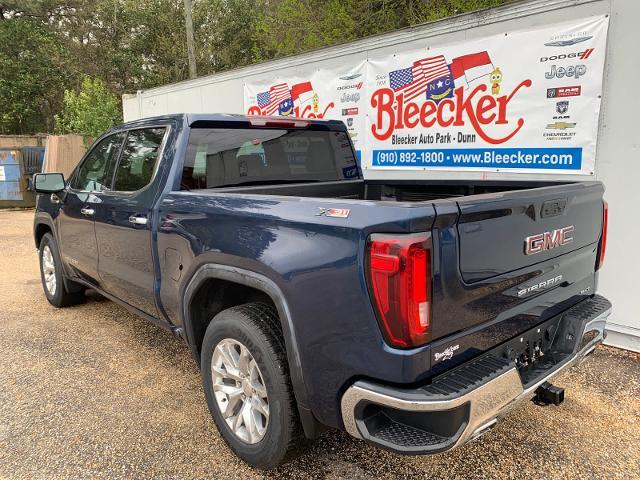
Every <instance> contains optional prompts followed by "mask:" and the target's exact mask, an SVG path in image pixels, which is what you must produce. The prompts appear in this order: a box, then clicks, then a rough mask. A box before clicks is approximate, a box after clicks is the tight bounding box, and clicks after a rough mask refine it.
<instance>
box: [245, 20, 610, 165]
mask: <svg viewBox="0 0 640 480" xmlns="http://www.w3.org/2000/svg"><path fill="white" fill-rule="evenodd" d="M607 28H608V18H606V17H593V18H589V19H582V20H576V21H574V22H571V23H564V24H557V25H552V26H548V27H544V28H537V29H531V30H526V31H518V32H507V33H506V34H502V35H496V36H492V37H486V38H482V39H477V40H473V41H468V42H463V43H457V44H451V45H447V46H442V47H438V48H428V47H427V46H425V47H424V48H421V49H414V50H411V51H398V53H396V54H395V55H393V56H387V57H384V58H375V57H372V58H369V60H368V61H367V62H366V63H363V64H361V65H359V66H357V67H356V68H355V69H348V70H345V71H331V70H323V69H320V70H316V71H315V72H314V73H312V74H311V75H310V76H309V77H308V78H287V79H278V80H277V81H274V82H272V83H270V84H260V85H257V84H246V85H245V99H244V100H245V110H246V111H247V113H249V114H262V115H274V114H275V115H294V116H299V117H305V118H331V119H340V120H343V121H344V122H345V123H346V124H347V127H348V128H349V133H350V134H351V136H352V138H353V140H354V144H355V145H356V149H357V150H358V153H359V156H360V157H361V161H362V164H363V167H364V168H365V169H394V170H430V169H437V170H456V171H492V172H505V171H506V172H530V173H553V174H558V173H568V174H584V175H592V174H593V172H594V168H595V153H596V137H597V131H598V117H599V112H600V100H601V95H602V78H603V70H604V61H605V50H606V36H607ZM398 48H399V49H400V48H401V47H398ZM411 176H412V177H413V176H415V174H413V175H411Z"/></svg>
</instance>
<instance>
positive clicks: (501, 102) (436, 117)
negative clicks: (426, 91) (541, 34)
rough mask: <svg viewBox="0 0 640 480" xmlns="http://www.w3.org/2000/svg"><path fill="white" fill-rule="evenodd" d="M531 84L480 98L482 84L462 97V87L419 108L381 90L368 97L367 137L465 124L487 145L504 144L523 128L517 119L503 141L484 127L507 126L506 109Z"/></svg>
mask: <svg viewBox="0 0 640 480" xmlns="http://www.w3.org/2000/svg"><path fill="white" fill-rule="evenodd" d="M530 86H531V80H523V81H522V82H520V83H519V84H518V85H517V86H516V87H515V88H514V89H513V91H512V92H511V93H509V94H508V95H502V96H500V97H494V96H493V95H483V93H484V92H485V91H486V90H487V86H486V85H485V84H482V85H478V86H477V87H475V88H474V89H473V90H471V91H470V92H469V93H467V94H465V91H464V88H463V87H458V88H456V89H455V90H454V97H453V98H445V99H444V100H441V101H440V103H435V102H434V101H432V100H427V101H426V102H424V103H423V104H422V105H419V104H417V103H415V102H406V103H405V101H404V94H402V93H400V94H398V95H396V94H395V92H394V91H393V90H391V89H390V88H381V89H380V90H376V91H375V92H374V93H373V95H371V106H372V107H373V108H374V109H375V110H376V115H375V123H374V124H373V125H372V126H371V133H373V136H374V137H375V138H377V139H378V140H386V139H388V138H389V137H390V136H391V134H392V133H393V132H394V131H395V130H401V129H403V128H415V127H417V126H418V125H420V126H421V127H423V128H431V127H433V126H434V125H437V126H438V127H449V126H455V127H462V126H464V125H466V124H467V122H469V124H470V125H471V126H472V127H473V129H474V130H475V131H476V133H477V134H478V135H479V136H480V138H482V139H483V140H484V141H485V142H487V143H491V144H498V143H504V142H506V141H507V140H509V139H510V138H511V137H513V136H514V135H515V134H516V133H518V130H520V129H521V128H522V126H523V125H524V119H523V118H519V119H518V121H517V122H516V126H515V128H514V129H512V130H511V131H510V132H509V133H508V134H507V135H505V136H504V137H500V138H496V137H491V136H489V134H488V133H487V132H486V131H485V130H484V129H483V127H484V125H489V124H494V125H508V124H509V121H508V120H507V106H508V105H509V102H510V101H511V99H512V98H513V97H514V95H515V94H516V93H517V92H518V91H519V90H520V89H521V88H522V87H530Z"/></svg>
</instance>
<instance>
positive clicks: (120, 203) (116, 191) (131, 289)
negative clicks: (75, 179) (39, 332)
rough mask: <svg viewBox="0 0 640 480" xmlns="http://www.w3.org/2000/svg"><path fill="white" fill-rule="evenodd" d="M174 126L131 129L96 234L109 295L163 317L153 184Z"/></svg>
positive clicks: (100, 268)
mask: <svg viewBox="0 0 640 480" xmlns="http://www.w3.org/2000/svg"><path fill="white" fill-rule="evenodd" d="M167 131H168V127H165V126H161V127H154V128H142V129H135V130H129V131H128V132H127V133H126V138H125V139H124V145H123V147H122V153H121V155H120V158H119V161H118V164H117V166H116V168H115V174H114V179H113V187H112V188H111V190H108V191H103V192H101V194H100V195H99V197H100V202H99V205H98V206H97V208H96V215H95V222H96V223H95V231H96V241H97V246H98V253H99V264H98V273H99V275H100V281H101V284H102V288H103V289H104V291H106V292H107V293H110V294H111V295H113V296H115V297H117V298H118V299H120V300H122V301H124V302H126V303H128V304H130V305H132V306H134V307H136V308H138V309H139V310H142V311H143V312H145V313H147V314H149V315H151V316H153V317H157V316H158V312H157V309H156V303H155V291H154V285H155V270H154V260H153V255H152V248H151V242H152V237H151V231H152V229H151V225H152V218H151V214H152V212H151V210H152V206H153V203H154V198H155V195H156V194H157V190H158V189H157V188H156V186H155V185H153V184H152V180H153V179H154V174H155V172H156V169H157V167H158V161H159V157H160V151H161V149H162V145H163V143H164V139H165V137H166V134H167Z"/></svg>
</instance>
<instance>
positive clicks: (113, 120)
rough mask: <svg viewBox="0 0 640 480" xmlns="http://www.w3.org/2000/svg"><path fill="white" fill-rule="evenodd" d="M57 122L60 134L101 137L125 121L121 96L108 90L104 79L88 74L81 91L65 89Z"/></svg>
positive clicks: (56, 118)
mask: <svg viewBox="0 0 640 480" xmlns="http://www.w3.org/2000/svg"><path fill="white" fill-rule="evenodd" d="M55 121H56V130H57V131H58V132H59V133H79V134H81V135H85V136H89V137H93V138H96V137H99V136H100V135H101V134H102V133H103V132H104V131H105V130H108V129H109V128H111V127H112V126H114V125H116V124H117V123H120V122H121V121H122V116H121V115H120V105H119V100H118V97H116V96H115V95H113V94H111V93H109V92H108V91H107V89H106V88H105V86H104V83H102V81H101V80H98V79H92V78H90V77H86V78H85V79H84V80H82V86H81V87H80V92H79V93H76V92H75V91H73V90H65V92H64V106H63V109H62V112H61V114H60V115H56V116H55Z"/></svg>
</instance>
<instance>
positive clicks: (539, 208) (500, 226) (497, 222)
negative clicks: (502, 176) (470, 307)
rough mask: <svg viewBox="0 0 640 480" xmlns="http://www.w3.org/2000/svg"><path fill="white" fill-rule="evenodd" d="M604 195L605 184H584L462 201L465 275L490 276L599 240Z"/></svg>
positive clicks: (469, 279) (470, 280)
mask: <svg viewBox="0 0 640 480" xmlns="http://www.w3.org/2000/svg"><path fill="white" fill-rule="evenodd" d="M603 193H604V187H603V186H602V184H601V183H599V182H585V183H575V184H562V185H556V186H551V187H543V188H534V189H527V190H520V191H510V192H501V193H498V194H489V195H478V196H473V197H467V198H465V199H462V200H460V201H459V202H458V206H459V208H460V218H459V220H458V235H459V239H460V251H459V255H460V273H461V275H462V278H463V279H464V281H465V282H467V283H473V282H478V281H480V280H486V279H488V278H491V277H494V276H497V275H502V274H504V273H507V272H510V271H514V270H519V269H521V268H524V267H527V266H530V265H533V264H536V263H540V262H543V261H546V260H549V259H551V258H555V257H559V256H561V255H565V254H568V253H570V252H574V251H577V250H579V249H581V248H582V247H585V246H587V245H590V244H594V243H596V242H597V241H598V239H599V237H600V229H601V226H602V208H603V206H602V195H603Z"/></svg>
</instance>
